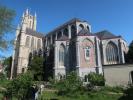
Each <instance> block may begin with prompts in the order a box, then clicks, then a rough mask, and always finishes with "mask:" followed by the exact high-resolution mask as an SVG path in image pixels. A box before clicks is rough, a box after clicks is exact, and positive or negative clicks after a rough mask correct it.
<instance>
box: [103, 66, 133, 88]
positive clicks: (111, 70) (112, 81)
mask: <svg viewBox="0 0 133 100" xmlns="http://www.w3.org/2000/svg"><path fill="white" fill-rule="evenodd" d="M103 71H104V77H105V80H106V85H109V86H120V85H121V86H126V85H128V84H131V83H132V81H133V80H132V79H133V78H132V77H131V71H133V64H124V65H109V66H103Z"/></svg>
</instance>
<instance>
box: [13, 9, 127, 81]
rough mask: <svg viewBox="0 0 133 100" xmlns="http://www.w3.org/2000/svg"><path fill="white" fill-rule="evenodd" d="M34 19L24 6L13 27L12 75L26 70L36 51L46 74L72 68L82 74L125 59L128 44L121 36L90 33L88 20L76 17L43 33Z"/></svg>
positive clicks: (62, 72) (104, 32) (98, 71)
mask: <svg viewBox="0 0 133 100" xmlns="http://www.w3.org/2000/svg"><path fill="white" fill-rule="evenodd" d="M36 19H37V16H36V14H35V15H34V16H33V15H31V14H30V12H29V11H28V10H26V11H25V12H24V14H23V16H22V21H21V24H20V26H18V28H17V30H16V39H15V48H14V54H13V62H12V68H11V78H12V77H14V76H16V75H17V74H19V73H23V72H25V71H26V70H27V68H28V64H29V58H32V56H33V55H34V54H39V52H42V53H41V54H42V55H43V56H45V59H46V65H45V71H46V74H47V75H53V76H54V77H56V78H60V77H59V76H61V75H66V74H67V73H68V72H70V71H72V70H75V71H76V72H77V74H78V75H79V76H80V77H83V78H84V76H85V75H87V74H88V73H89V72H96V73H103V70H102V66H104V65H113V64H124V63H125V59H124V53H127V51H128V46H127V43H126V41H125V40H124V39H123V38H122V37H121V36H116V35H114V34H112V33H110V32H109V31H106V30H104V31H100V32H97V33H93V32H92V31H91V25H90V24H89V23H87V21H83V20H80V19H77V18H74V19H72V20H70V21H68V22H66V23H64V24H62V25H61V26H59V27H57V28H55V29H54V30H52V31H51V32H49V33H47V34H45V35H44V34H42V33H39V32H37V31H36V25H37V24H36V23H37V20H36ZM47 70H48V71H47ZM49 70H51V71H49Z"/></svg>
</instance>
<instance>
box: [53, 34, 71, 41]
mask: <svg viewBox="0 0 133 100" xmlns="http://www.w3.org/2000/svg"><path fill="white" fill-rule="evenodd" d="M66 40H69V38H68V37H67V36H65V35H63V36H62V37H60V38H59V39H57V40H56V41H66Z"/></svg>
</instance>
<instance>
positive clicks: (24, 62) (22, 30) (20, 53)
mask: <svg viewBox="0 0 133 100" xmlns="http://www.w3.org/2000/svg"><path fill="white" fill-rule="evenodd" d="M36 23H37V21H36V13H35V15H34V16H33V15H31V14H30V11H29V10H28V9H27V10H26V11H25V12H24V13H23V15H22V19H21V23H20V25H18V27H17V29H16V38H15V41H14V45H15V47H14V53H13V61H12V68H11V77H10V78H11V79H12V77H15V76H16V75H17V74H19V73H23V72H25V70H26V69H27V66H28V58H29V52H30V39H29V46H26V40H27V36H28V34H27V30H28V29H30V30H32V32H36ZM32 32H31V33H32Z"/></svg>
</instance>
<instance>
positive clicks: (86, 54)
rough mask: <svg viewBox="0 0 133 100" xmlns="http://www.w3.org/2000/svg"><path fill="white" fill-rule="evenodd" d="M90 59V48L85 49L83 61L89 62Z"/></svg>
mask: <svg viewBox="0 0 133 100" xmlns="http://www.w3.org/2000/svg"><path fill="white" fill-rule="evenodd" d="M89 58H90V47H86V48H85V59H86V60H89Z"/></svg>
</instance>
